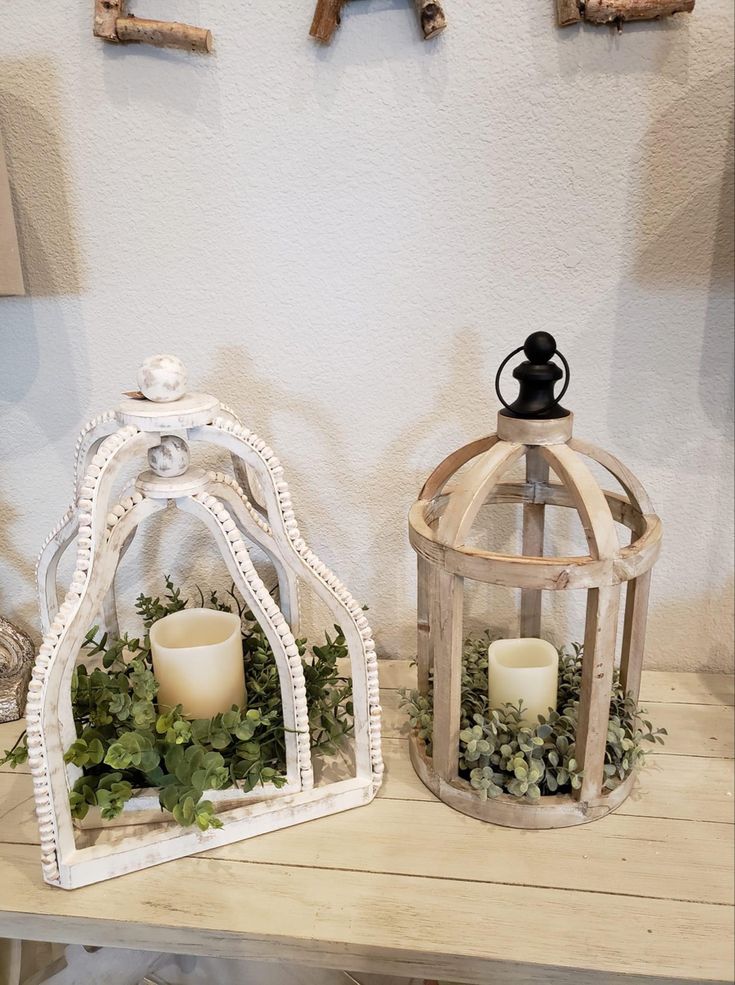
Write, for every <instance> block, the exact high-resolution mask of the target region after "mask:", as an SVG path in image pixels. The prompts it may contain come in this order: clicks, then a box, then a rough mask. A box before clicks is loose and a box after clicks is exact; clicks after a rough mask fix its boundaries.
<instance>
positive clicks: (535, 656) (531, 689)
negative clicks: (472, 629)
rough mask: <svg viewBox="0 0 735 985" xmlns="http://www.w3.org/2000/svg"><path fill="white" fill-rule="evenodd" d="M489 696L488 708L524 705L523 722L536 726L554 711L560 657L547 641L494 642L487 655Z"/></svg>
mask: <svg viewBox="0 0 735 985" xmlns="http://www.w3.org/2000/svg"><path fill="white" fill-rule="evenodd" d="M487 680H488V696H489V699H490V707H491V708H499V707H500V706H501V705H503V704H506V703H508V702H510V703H511V704H514V705H517V704H518V701H519V699H520V700H522V701H523V712H524V715H523V720H524V722H525V724H527V725H537V724H538V717H537V716H538V715H544V717H548V714H549V708H556V692H557V686H558V682H559V654H558V653H557V650H556V647H554V646H552V645H551V643H547V642H546V640H538V639H521V640H496V641H495V642H494V643H491V644H490V647H489V649H488V651H487Z"/></svg>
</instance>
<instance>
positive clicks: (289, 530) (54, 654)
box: [26, 393, 383, 889]
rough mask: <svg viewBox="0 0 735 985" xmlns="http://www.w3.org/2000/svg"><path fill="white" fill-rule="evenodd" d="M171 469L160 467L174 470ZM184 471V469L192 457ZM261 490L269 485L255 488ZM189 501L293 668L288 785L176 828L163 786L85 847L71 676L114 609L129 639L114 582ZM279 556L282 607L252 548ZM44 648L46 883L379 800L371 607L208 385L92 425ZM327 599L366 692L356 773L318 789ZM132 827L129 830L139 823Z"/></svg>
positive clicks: (40, 773) (63, 538)
mask: <svg viewBox="0 0 735 985" xmlns="http://www.w3.org/2000/svg"><path fill="white" fill-rule="evenodd" d="M167 436H173V437H176V438H178V439H180V442H179V444H178V445H177V446H176V449H177V450H176V454H179V455H180V456H181V457H182V461H181V462H180V463H174V468H173V469H170V468H167V466H169V465H170V459H169V460H168V462H167V460H166V454H164V451H166V453H168V451H169V449H165V450H164V444H165V442H166V440H167ZM189 443H204V444H206V445H209V446H214V447H217V448H219V449H222V450H224V451H226V452H227V453H229V455H230V456H231V460H232V465H233V474H229V473H224V472H219V471H218V472H205V471H204V470H202V469H198V468H191V467H189ZM146 453H147V454H148V462H149V465H150V470H146V471H142V472H140V473H139V474H138V475H137V478H136V479H135V480H134V482H133V483H132V484H131V485H130V486H129V487H127V488H126V489H124V491H123V492H122V494H121V495H119V499H118V498H116V497H115V493H114V490H115V480H116V479H117V478H118V477H119V475H120V472H121V469H122V468H123V466H125V465H126V464H128V463H131V462H136V461H137V460H139V459H140V457H141V456H145V454H146ZM156 463H159V466H160V467H158V466H157V465H156ZM179 464H180V465H181V470H180V472H179V470H178V465H179ZM256 484H257V492H256V491H255V487H256ZM168 506H175V507H176V508H177V509H179V510H182V511H183V512H185V513H189V514H191V515H193V516H195V517H196V518H198V519H199V520H200V521H201V522H203V523H204V525H205V526H206V527H207V528H208V529H209V531H210V533H211V534H212V536H213V539H214V542H215V544H216V546H217V548H218V550H219V552H220V554H221V555H222V558H223V560H224V561H225V564H226V565H227V568H228V570H229V573H230V575H231V577H232V579H233V581H234V583H235V586H236V587H237V589H238V591H239V592H240V593H241V595H242V597H243V599H244V600H245V601H246V603H247V605H248V607H249V609H250V610H251V611H252V612H253V614H254V616H255V617H256V619H257V620H258V622H259V623H260V625H261V626H262V628H263V631H264V633H265V635H266V637H267V639H268V641H269V644H270V646H271V649H272V651H273V657H274V661H275V664H276V667H277V670H278V676H279V682H280V690H281V700H282V706H283V720H284V730H285V746H286V780H287V782H286V784H285V786H283V787H282V788H280V789H276V788H275V787H274V786H273V785H272V784H269V785H266V786H265V787H263V788H257V789H255V790H253V791H248V792H245V791H241V790H222V791H211V792H210V791H205V796H206V798H207V799H209V800H212V801H214V802H216V803H217V804H218V806H219V807H220V809H222V808H225V809H227V814H226V816H225V820H226V823H225V824H224V826H223V827H222V828H220V829H214V828H210V829H209V830H207V831H199V830H198V829H196V828H183V829H182V828H178V827H177V826H176V824H175V822H173V821H169V822H168V823H163V824H162V823H157V824H151V821H158V822H161V821H164V822H165V821H166V818H165V817H163V816H162V814H161V811H160V809H159V808H158V806H157V796H156V791H154V790H141V791H138V792H137V793H136V796H135V797H134V798H133V799H132V800H131V801H129V802H128V804H126V806H125V810H124V812H123V815H121V817H120V818H119V819H117V821H118V824H117V825H115V824H113V825H104V827H105V829H106V830H105V834H104V836H103V838H102V840H101V841H98V842H97V843H94V844H84V845H78V844H77V840H76V836H77V832H78V831H79V828H80V827H82V828H83V827H99V824H96V823H94V824H91V825H90V824H87V825H85V824H84V823H82V824H81V825H76V824H75V823H74V821H73V820H72V816H71V811H70V807H69V791H70V789H71V787H72V785H73V783H74V781H75V780H76V778H77V777H78V776H79V775H81V770H79V769H78V768H77V767H75V766H72V765H68V764H66V763H65V762H64V752H65V750H66V749H67V748H68V747H69V746H70V745H71V743H72V742H73V741H74V739H75V738H76V732H75V725H74V718H73V709H72V700H71V678H72V673H73V670H74V666H75V664H76V661H77V657H78V654H79V650H80V647H81V646H82V644H83V642H84V638H85V634H86V632H87V630H88V628H89V626H90V625H92V624H93V621H94V620H95V619H96V618H97V617H98V614H99V613H100V612H101V613H102V616H103V619H102V622H103V623H104V625H105V628H106V629H107V630H108V631H109V632H110V633H111V634H112V635H113V636H115V635H119V630H118V624H117V622H118V621H117V611H116V604H115V591H114V581H115V573H116V570H117V568H118V565H119V563H120V561H121V559H122V557H123V556H124V554H125V552H126V550H127V548H128V547H129V545H130V543H131V541H132V539H133V537H134V536H135V534H136V531H137V529H138V527H139V525H140V524H141V523H143V522H144V521H145V520H147V519H148V518H149V517H151V516H153V515H155V514H157V513H160V512H161V511H163V510H165V509H166V508H167V507H168ZM253 544H255V545H257V546H258V547H259V548H260V549H261V550H262V551H263V552H264V553H265V554H266V555H267V557H268V558H269V559H270V560H271V562H272V563H273V565H274V568H275V570H276V573H277V576H278V581H279V589H280V592H279V599H278V602H276V600H275V599H274V598H273V597H272V594H271V592H270V591H269V589H268V588H267V587H266V586H265V585H264V583H263V581H262V580H261V579H260V577H259V576H258V573H257V571H256V570H255V568H254V566H253V563H252V561H251V559H250V554H249V545H250V546H252V545H253ZM72 545H75V546H76V554H77V560H76V567H75V571H74V574H73V576H72V578H71V584H70V586H69V590H68V592H67V594H66V596H65V598H64V600H63V601H62V602H61V603H60V602H59V599H58V596H57V584H56V582H57V577H56V575H57V568H58V564H59V560H60V558H61V557H62V555H63V553H64V552H65V551H66V550H67V548H69V547H71V546H72ZM37 579H38V588H39V596H40V608H41V622H42V625H43V631H44V636H43V643H42V646H41V648H40V650H39V652H38V655H37V657H36V663H35V666H34V669H33V674H32V679H31V682H30V685H29V693H28V706H27V716H26V717H27V727H28V752H29V760H28V761H29V765H30V767H31V773H32V776H33V789H34V797H35V802H36V815H37V818H38V823H39V833H40V843H41V861H42V871H43V877H44V879H45V881H46V882H47V883H50V884H51V885H55V886H60V887H62V888H64V889H74V888H76V887H78V886H84V885H87V884H89V883H93V882H98V881H100V880H102V879H108V878H112V877H114V876H117V875H121V874H123V873H125V872H130V871H134V870H137V869H141V868H144V867H146V866H150V865H156V864H158V863H160V862H164V861H168V860H170V859H174V858H180V857H182V856H185V855H191V854H194V853H197V852H201V851H205V850H207V849H209V848H216V847H219V846H221V845H225V844H230V843H232V842H235V841H239V840H241V839H245V838H249V837H253V836H255V835H258V834H262V833H264V832H267V831H276V830H279V829H281V828H284V827H288V826H290V825H293V824H298V823H300V822H302V821H307V820H311V819H313V818H317V817H323V816H325V815H328V814H334V813H337V812H339V811H343V810H347V809H349V808H352V807H358V806H361V805H363V804H367V803H369V802H370V801H371V800H372V799H373V798H374V797H375V795H376V793H377V791H378V789H379V787H380V783H381V780H382V774H383V762H382V757H381V744H380V738H381V728H380V703H379V701H380V698H379V682H378V668H377V656H376V652H375V643H374V641H373V638H372V630H371V629H370V626H369V625H368V622H367V619H366V618H365V615H364V613H363V610H362V607H361V606H360V605H359V603H358V602H356V601H355V599H354V598H353V597H352V595H351V594H350V593H349V591H348V590H347V588H346V587H345V586H344V585H343V584H342V583H341V582H340V581H339V579H338V578H337V577H336V576H335V575H334V574H332V572H331V571H330V570H329V568H328V567H327V566H326V565H325V564H324V563H323V562H322V561H320V560H319V558H318V557H317V556H316V555H315V554H314V552H313V551H312V550H311V549H310V548H309V547H308V546H307V544H306V542H305V541H304V539H303V536H302V534H301V533H300V530H299V527H298V525H297V522H296V519H295V515H294V511H293V508H292V503H291V494H290V492H289V488H288V485H287V483H286V480H285V476H284V470H283V466H282V465H281V463H280V462H279V460H278V458H276V456H275V454H274V452H273V450H272V449H271V448H270V447H268V445H267V444H266V442H265V441H263V440H262V439H261V438H259V437H258V436H257V435H256V434H255V433H253V432H252V431H251V430H250V429H248V428H247V427H245V426H244V425H243V424H242V422H241V421H240V420H239V418H238V417H237V415H235V414H234V412H232V411H231V410H230V409H229V408H227V407H225V406H223V405H220V403H219V401H218V400H217V399H215V398H214V397H212V396H210V395H208V394H194V393H192V394H186V395H184V396H182V397H180V398H179V399H175V400H173V401H171V402H167V403H154V402H152V401H149V400H142V399H128V400H126V401H124V402H123V404H121V405H120V406H119V407H118V408H117V410H116V411H113V412H109V413H107V414H104V415H102V416H101V417H98V418H95V419H93V420H92V421H90V422H89V424H88V425H86V427H85V428H84V429H83V430H82V433H81V434H80V437H79V440H78V442H77V448H76V490H75V501H74V504H73V506H72V507H71V508H70V509H69V510H68V511H67V513H66V514H65V515H64V517H63V519H62V521H61V523H60V524H59V525H58V526H57V527H56V528H55V529H54V530H53V531H52V533H51V535H50V537H49V538H48V539H47V541H46V543H45V545H44V547H43V549H42V551H41V554H40V557H39V561H38V567H37ZM300 581H301V582H303V583H304V584H305V585H307V586H308V587H309V588H310V589H311V590H312V591H313V593H314V595H315V596H316V597H317V598H319V599H320V601H321V602H322V603H323V604H324V606H325V607H326V609H327V610H328V611H329V613H330V615H331V616H332V618H333V619H334V620H335V622H338V623H339V625H340V627H341V628H342V631H343V633H344V636H345V642H346V646H347V651H348V657H349V662H350V671H351V677H352V685H353V707H354V730H353V734H354V769H353V771H352V775H351V776H349V777H347V778H344V779H336V780H332V781H330V780H329V779H327V777H326V776H325V777H324V778H323V782H316V783H315V778H314V769H313V764H312V758H311V750H310V735H309V708H308V704H307V696H306V690H305V678H304V670H303V665H302V659H301V656H300V654H299V649H298V645H297V643H296V639H295V637H296V636H297V635H298V632H299V630H298V624H299V592H298V584H299V582H300ZM121 825H125V826H124V827H123V826H121Z"/></svg>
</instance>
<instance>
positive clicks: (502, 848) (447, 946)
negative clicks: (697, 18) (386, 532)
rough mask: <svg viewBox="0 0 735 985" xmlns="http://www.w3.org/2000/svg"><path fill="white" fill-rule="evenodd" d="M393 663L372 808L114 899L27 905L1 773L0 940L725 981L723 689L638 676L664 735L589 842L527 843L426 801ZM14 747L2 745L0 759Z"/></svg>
mask: <svg viewBox="0 0 735 985" xmlns="http://www.w3.org/2000/svg"><path fill="white" fill-rule="evenodd" d="M395 663H396V664H398V663H402V664H403V665H404V666H403V667H402V668H400V669H399V668H398V667H395V668H394V667H390V668H388V672H387V673H386V669H385V668H382V681H383V683H384V684H387V685H388V687H387V688H386V689H385V690H384V691H383V693H382V699H381V700H382V702H383V707H384V727H383V734H384V737H385V741H384V756H385V761H386V770H387V775H386V782H385V784H384V788H383V790H382V791H381V793H380V795H379V798H378V800H376V801H375V803H373V804H372V805H370V806H368V807H366V808H362V809H360V810H355V811H350V812H346V813H344V814H341V815H335V816H333V817H330V818H325V819H323V820H320V821H315V822H311V823H309V824H306V825H301V826H298V827H295V828H292V829H290V830H288V831H284V832H276V833H273V834H270V835H265V836H262V837H261V838H258V839H254V840H251V841H247V842H241V843H239V844H237V845H233V846H227V847H224V848H222V849H218V850H216V851H215V852H212V853H208V854H207V855H205V856H199V857H197V858H193V859H182V860H180V861H177V862H172V863H169V864H167V865H164V866H159V867H157V868H155V869H151V870H147V871H145V872H141V873H134V874H131V875H129V876H126V877H123V878H121V879H119V880H116V881H115V882H114V883H108V884H103V885H100V886H91V887H87V888H85V889H82V890H77V891H75V892H73V893H64V892H62V891H60V890H56V889H51V888H50V887H45V886H43V885H42V884H41V881H40V865H39V860H38V849H37V846H36V844H35V842H37V838H38V835H37V830H36V827H35V822H34V820H33V814H32V810H33V804H32V799H31V796H30V777H28V775H27V774H25V773H21V774H18V775H13V774H9V773H7V772H3V773H2V774H1V775H0V821H2V824H1V825H0V842H2V843H0V935H2V934H6V935H9V936H13V935H17V936H26V937H28V938H36V939H44V938H46V939H56V940H64V941H70V942H84V943H91V944H103V945H104V944H109V945H111V944H118V946H119V945H120V944H122V945H123V946H129V947H137V948H146V947H148V948H151V949H158V950H171V951H181V952H182V953H198V954H209V955H219V956H223V957H252V958H255V959H261V960H262V959H269V960H283V961H289V960H290V961H302V962H304V963H309V964H314V965H321V966H324V967H342V968H349V969H351V970H355V971H361V970H369V971H383V972H386V973H395V974H403V975H406V976H408V975H413V974H415V975H419V976H422V977H428V978H437V977H440V978H442V977H443V978H448V979H452V980H455V981H467V982H473V983H483V985H487V983H488V982H489V981H491V980H492V981H498V982H503V985H541V983H544V985H623V983H624V982H635V983H636V985H653V983H654V982H655V983H658V985H661V983H663V982H664V981H666V982H674V981H675V982H687V983H689V982H692V983H693V982H705V981H719V982H730V981H731V980H732V977H733V975H732V972H733V968H732V949H731V941H732V907H731V906H729V905H727V904H730V903H731V901H732V891H733V887H732V872H733V868H734V866H733V846H732V837H731V834H732V822H733V796H732V793H733V775H732V770H733V765H734V764H733V762H732V759H731V758H728V757H732V755H733V736H732V726H733V717H732V709H731V708H730V707H727V705H728V703H729V702H730V701H731V698H730V697H728V696H729V695H730V694H731V689H730V686H729V684H727V683H726V682H725V680H724V679H723V680H722V681H717V680H712V679H710V678H712V677H714V676H716V675H696V674H687V675H670V674H663V673H660V672H659V673H658V674H656V676H651V675H650V674H649V675H645V674H644V688H647V689H648V690H647V694H648V697H647V698H646V699H645V702H646V703H648V705H649V706H650V713H651V718H652V720H653V721H654V724H655V725H665V726H666V727H667V728H668V729H669V731H670V733H671V734H670V736H669V739H668V741H667V744H666V746H665V747H664V749H663V750H662V751H659V752H656V753H655V754H654V755H652V756H651V757H650V760H649V764H650V765H649V768H648V769H647V770H646V771H645V772H644V773H643V774H642V776H641V778H640V780H639V784H638V788H637V790H636V791H635V792H634V794H633V795H632V797H631V798H629V799H628V801H626V803H625V804H624V805H623V806H622V807H621V808H620V810H619V811H618V812H617V813H616V814H615V815H611V816H610V817H608V818H605V819H603V820H601V821H598V822H596V823H595V824H591V825H587V826H583V827H580V828H574V829H563V830H557V831H537V832H525V831H514V830H512V829H504V828H499V827H494V826H491V825H485V824H483V823H482V822H479V821H475V820H473V819H471V818H467V817H465V816H464V815H461V814H458V813H456V812H454V811H452V810H451V809H450V808H448V807H446V805H444V804H441V803H440V802H438V801H437V800H436V798H434V797H433V795H432V794H431V793H430V792H429V791H428V790H426V789H425V788H424V787H423V785H422V784H421V783H420V781H419V780H418V778H417V777H416V776H415V774H414V773H413V770H412V768H411V765H410V762H409V761H408V757H407V751H406V741H405V738H403V737H402V736H405V735H406V734H407V726H406V723H405V714H404V712H403V711H402V710H400V709H399V708H398V700H397V699H398V695H397V691H396V690H394V689H393V688H394V687H397V686H399V684H400V683H401V682H402V681H403V680H405V679H406V671H407V667H406V662H405V661H403V662H398V661H396V662H395ZM391 685H393V688H392V687H391ZM657 697H658V698H661V699H664V700H656V698H657ZM21 727H22V724H21V723H11V724H10V725H6V726H0V748H5V747H6V746H7V745H9V744H11V743H12V739H13V738H14V736H15V735H17V734H18V731H19V730H20V729H21ZM408 832H410V836H408V837H407V833H408ZM657 853H658V854H657ZM5 887H7V889H6V888H5ZM182 887H183V890H184V893H185V894H186V895H185V898H184V899H183V901H182V896H183V893H182ZM529 914H530V915H531V916H532V919H531V922H530V923H529ZM489 924H492V926H493V928H494V930H493V934H488V933H487V930H486V928H487V926H488V925H489ZM523 927H525V928H529V933H531V937H532V939H533V947H532V948H531V949H529V948H528V947H527V946H526V945H527V939H526V935H524V934H520V935H519V928H523ZM611 927H613V928H614V932H611ZM560 940H562V941H563V947H562V948H561V949H560V947H559V941H560ZM629 976H633V977H632V978H631V977H629Z"/></svg>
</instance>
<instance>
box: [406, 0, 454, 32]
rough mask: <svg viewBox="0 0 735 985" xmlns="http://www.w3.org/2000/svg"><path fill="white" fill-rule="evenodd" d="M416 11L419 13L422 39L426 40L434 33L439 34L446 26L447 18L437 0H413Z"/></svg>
mask: <svg viewBox="0 0 735 985" xmlns="http://www.w3.org/2000/svg"><path fill="white" fill-rule="evenodd" d="M414 2H415V4H416V12H417V13H418V15H419V23H420V24H421V30H422V31H423V34H424V40H425V41H428V40H429V38H433V37H434V36H435V35H437V34H440V33H441V32H442V31H443V30H444V28H445V27H446V26H447V18H446V16H445V14H444V8H443V7H442V5H441V3H440V2H439V0H414Z"/></svg>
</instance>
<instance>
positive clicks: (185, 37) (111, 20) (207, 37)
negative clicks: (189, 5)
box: [94, 0, 212, 52]
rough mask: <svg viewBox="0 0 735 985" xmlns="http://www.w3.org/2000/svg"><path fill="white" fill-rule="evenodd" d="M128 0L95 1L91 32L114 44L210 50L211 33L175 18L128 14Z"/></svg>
mask: <svg viewBox="0 0 735 985" xmlns="http://www.w3.org/2000/svg"><path fill="white" fill-rule="evenodd" d="M127 6H128V0H95V4H94V35H95V37H97V38H102V39H103V40H104V41H111V42H113V43H115V44H121V43H122V44H134V43H137V44H152V45H155V46H156V47H157V48H183V49H184V50H186V51H204V52H209V51H211V50H212V32H211V31H208V30H207V29H206V28H205V27H192V26H191V24H179V23H177V22H176V21H155V20H146V19H145V18H143V17H134V16H133V15H132V14H130V13H128V10H127Z"/></svg>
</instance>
